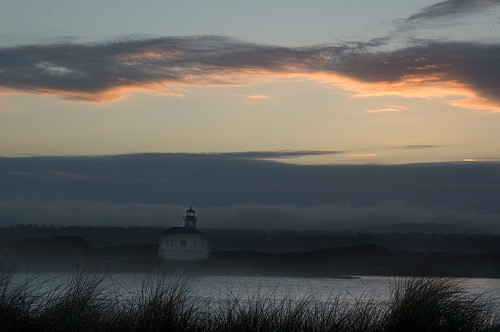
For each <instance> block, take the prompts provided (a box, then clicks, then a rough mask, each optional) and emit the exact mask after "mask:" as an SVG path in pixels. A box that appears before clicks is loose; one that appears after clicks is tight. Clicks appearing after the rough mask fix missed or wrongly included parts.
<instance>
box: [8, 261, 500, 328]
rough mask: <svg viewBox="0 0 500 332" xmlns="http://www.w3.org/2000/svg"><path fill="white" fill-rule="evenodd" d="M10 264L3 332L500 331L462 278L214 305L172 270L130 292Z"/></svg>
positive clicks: (89, 276)
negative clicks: (53, 279)
mask: <svg viewBox="0 0 500 332" xmlns="http://www.w3.org/2000/svg"><path fill="white" fill-rule="evenodd" d="M5 266H6V264H2V265H1V267H0V326H1V327H2V330H3V331H221V332H224V331H388V332H389V331H500V321H499V318H498V308H496V309H495V308H494V307H493V306H492V304H491V303H492V302H491V301H488V300H487V299H484V298H480V297H478V296H474V295H471V294H469V293H466V292H465V291H464V290H463V288H462V286H461V284H460V282H459V281H456V280H455V279H447V278H435V277H432V278H431V277H408V278H403V279H400V280H398V282H397V283H396V285H395V287H394V289H393V292H392V296H391V299H390V300H389V302H388V303H387V304H386V305H380V304H376V303H374V302H372V301H365V300H366V299H359V301H357V302H355V303H354V304H345V303H343V302H341V301H340V300H339V299H340V297H339V296H336V297H335V296H333V297H332V298H331V299H330V300H328V301H323V302H318V301H317V300H316V298H315V297H314V296H307V297H304V298H293V297H290V298H285V299H283V298H279V297H276V296H275V294H273V293H264V294H260V293H258V292H257V293H255V294H248V296H247V297H246V298H239V297H236V296H235V295H234V294H231V293H229V294H227V296H226V297H225V298H224V299H219V301H218V302H215V303H216V304H215V305H214V304H213V303H214V302H212V304H210V305H208V304H207V303H204V302H203V301H201V300H196V297H194V296H192V295H193V294H192V293H191V289H190V282H189V280H188V279H186V278H176V277H173V276H172V275H170V274H168V273H157V274H150V275H149V276H148V277H147V278H146V279H144V280H143V281H142V283H141V285H140V287H139V290H138V291H135V292H130V293H123V291H119V290H117V289H115V288H112V287H109V282H107V281H109V279H106V278H108V277H109V276H107V275H105V274H100V273H96V272H93V271H95V270H93V269H89V268H87V269H81V270H78V271H75V273H74V274H72V275H71V276H70V277H69V278H68V279H67V280H66V281H65V282H63V283H60V282H59V283H54V284H56V286H52V285H51V284H50V281H47V280H45V281H39V280H38V279H37V278H36V276H35V277H29V278H27V279H26V280H24V281H19V280H14V269H13V268H12V267H11V266H10V267H7V268H6V267H5ZM361 300H363V301H361Z"/></svg>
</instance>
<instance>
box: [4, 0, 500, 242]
mask: <svg viewBox="0 0 500 332" xmlns="http://www.w3.org/2000/svg"><path fill="white" fill-rule="evenodd" d="M499 23H500V1H479V0H469V1H466V0H445V1H427V0H423V1H406V0H398V1H396V0H380V1H368V0H359V1H350V0H349V1H347V0H346V1H344V0H339V1H289V0H288V1H132V0H124V1H90V0H89V1H71V0H60V1H50V0H46V1H10V0H9V1H7V0H0V226H1V225H4V226H5V225H10V224H16V223H43V224H57V225H71V224H81V225H103V224H107V225H159V224H165V222H166V221H165V220H168V223H170V224H171V225H172V226H178V225H177V224H176V222H177V220H181V219H182V218H181V216H182V214H183V213H184V211H185V210H186V209H187V207H188V206H189V205H193V207H194V208H195V209H197V211H200V220H202V219H203V218H205V222H206V223H205V224H204V225H205V226H210V227H225V228H233V227H236V228H245V227H250V228H251V227H264V228H265V227H271V228H272V227H278V228H300V229H311V228H314V229H323V228H325V229H340V228H355V227H364V226H371V225H375V224H377V225H378V224H389V223H397V222H440V223H450V224H454V225H457V226H466V227H474V228H477V229H482V230H485V231H487V232H497V233H498V232H500V225H499V220H500V207H498V199H499V198H500V178H499V175H498V174H500V172H499V171H500V163H499V161H500V131H499V130H498V128H499V127H500V30H499ZM235 220H238V222H237V223H236V222H235ZM202 227H203V226H202Z"/></svg>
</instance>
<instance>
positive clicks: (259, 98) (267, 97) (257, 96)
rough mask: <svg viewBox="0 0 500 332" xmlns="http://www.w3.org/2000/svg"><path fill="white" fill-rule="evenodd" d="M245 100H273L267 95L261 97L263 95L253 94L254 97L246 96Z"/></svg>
mask: <svg viewBox="0 0 500 332" xmlns="http://www.w3.org/2000/svg"><path fill="white" fill-rule="evenodd" d="M245 99H252V100H263V99H271V97H269V96H266V95H261V94H253V95H249V96H246V97H245Z"/></svg>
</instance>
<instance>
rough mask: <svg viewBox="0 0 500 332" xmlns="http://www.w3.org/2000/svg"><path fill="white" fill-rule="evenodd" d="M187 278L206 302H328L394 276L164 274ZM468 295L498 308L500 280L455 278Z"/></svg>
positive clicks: (123, 288)
mask: <svg viewBox="0 0 500 332" xmlns="http://www.w3.org/2000/svg"><path fill="white" fill-rule="evenodd" d="M102 276H103V284H104V286H105V287H106V288H110V289H113V290H114V291H116V292H117V293H119V294H122V295H123V296H128V295H130V294H132V293H134V292H137V291H139V290H140V289H141V287H142V285H143V283H144V282H145V281H148V280H150V281H152V282H153V283H154V281H155V280H156V278H157V275H155V274H126V273H120V274H106V275H102ZM32 277H33V275H32V274H29V273H18V274H16V275H15V280H16V282H22V281H23V280H26V279H27V278H32ZM73 277H74V274H72V273H38V274H37V275H36V278H35V280H37V281H44V282H43V283H42V284H43V288H45V289H51V288H55V287H57V285H60V284H63V285H64V284H65V283H67V282H68V280H70V279H71V278H73ZM179 279H180V280H187V282H188V283H189V285H190V294H191V296H192V297H193V298H195V299H198V300H202V301H207V302H208V303H210V302H212V303H213V302H217V301H221V300H222V301H223V300H226V299H235V298H236V299H238V300H244V301H245V300H251V299H257V298H262V299H276V300H279V299H284V298H287V299H297V300H300V299H304V298H308V299H313V300H315V301H321V302H325V303H326V302H330V301H333V299H335V298H337V299H338V300H339V301H340V302H341V303H356V302H362V303H364V302H369V301H371V302H374V303H383V302H385V301H387V300H388V299H389V297H390V294H391V290H392V289H394V287H395V285H396V284H397V282H398V280H399V278H398V277H382V276H363V277H358V278H356V279H334V278H295V277H263V276H252V277H242V276H196V277H187V278H186V277H184V276H179V275H170V276H168V281H169V282H172V283H175V281H177V280H179ZM456 280H457V281H459V282H461V285H462V287H463V289H464V290H465V291H466V292H468V293H471V294H474V295H480V296H484V297H487V298H488V299H489V300H490V301H491V302H492V303H493V304H495V306H497V307H498V308H500V279H481V278H471V279H456Z"/></svg>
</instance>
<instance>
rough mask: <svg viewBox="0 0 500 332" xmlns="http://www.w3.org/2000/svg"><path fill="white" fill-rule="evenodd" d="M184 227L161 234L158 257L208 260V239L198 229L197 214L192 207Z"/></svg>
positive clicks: (188, 211) (185, 218)
mask: <svg viewBox="0 0 500 332" xmlns="http://www.w3.org/2000/svg"><path fill="white" fill-rule="evenodd" d="M183 219H184V227H171V228H169V229H167V230H166V231H163V232H162V233H160V245H159V247H158V257H159V258H161V259H165V260H190V261H193V260H202V259H207V258H208V247H209V243H208V239H207V237H206V236H205V234H203V233H202V232H200V231H199V230H197V229H196V221H197V220H198V218H197V217H196V212H195V211H194V210H193V208H192V207H189V210H187V211H186V215H185V216H184V218H183Z"/></svg>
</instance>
